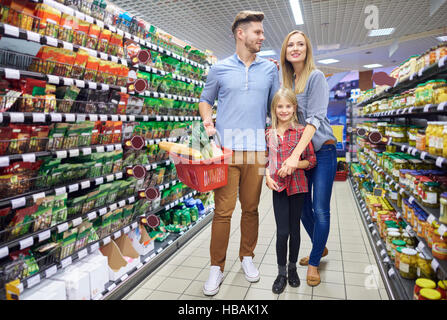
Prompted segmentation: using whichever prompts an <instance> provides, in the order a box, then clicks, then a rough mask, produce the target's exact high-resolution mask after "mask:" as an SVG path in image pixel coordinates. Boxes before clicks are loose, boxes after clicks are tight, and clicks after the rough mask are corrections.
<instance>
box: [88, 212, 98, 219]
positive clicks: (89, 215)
mask: <svg viewBox="0 0 447 320" xmlns="http://www.w3.org/2000/svg"><path fill="white" fill-rule="evenodd" d="M96 217H97V215H96V211H94V212H90V213H89V214H88V215H87V218H88V220H89V221H92V220H93V219H96Z"/></svg>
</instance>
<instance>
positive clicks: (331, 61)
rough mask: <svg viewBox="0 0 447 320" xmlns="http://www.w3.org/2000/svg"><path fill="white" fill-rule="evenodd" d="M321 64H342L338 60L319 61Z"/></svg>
mask: <svg viewBox="0 0 447 320" xmlns="http://www.w3.org/2000/svg"><path fill="white" fill-rule="evenodd" d="M318 62H319V63H322V64H331V63H336V62H340V60H336V59H324V60H318Z"/></svg>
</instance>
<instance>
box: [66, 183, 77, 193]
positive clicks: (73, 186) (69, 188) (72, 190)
mask: <svg viewBox="0 0 447 320" xmlns="http://www.w3.org/2000/svg"><path fill="white" fill-rule="evenodd" d="M78 190H79V184H77V183H75V184H72V185H69V186H68V193H71V192H76V191H78Z"/></svg>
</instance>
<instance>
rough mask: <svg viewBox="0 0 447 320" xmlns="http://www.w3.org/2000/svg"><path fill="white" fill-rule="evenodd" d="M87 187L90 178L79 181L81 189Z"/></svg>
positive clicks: (88, 186)
mask: <svg viewBox="0 0 447 320" xmlns="http://www.w3.org/2000/svg"><path fill="white" fill-rule="evenodd" d="M87 188H90V180H87V181H82V182H81V189H82V190H83V189H87Z"/></svg>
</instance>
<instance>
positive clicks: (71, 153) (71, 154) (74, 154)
mask: <svg viewBox="0 0 447 320" xmlns="http://www.w3.org/2000/svg"><path fill="white" fill-rule="evenodd" d="M68 154H69V157H70V158H72V157H78V156H79V149H73V150H68Z"/></svg>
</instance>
